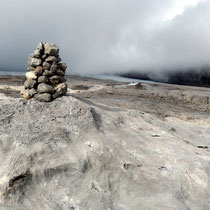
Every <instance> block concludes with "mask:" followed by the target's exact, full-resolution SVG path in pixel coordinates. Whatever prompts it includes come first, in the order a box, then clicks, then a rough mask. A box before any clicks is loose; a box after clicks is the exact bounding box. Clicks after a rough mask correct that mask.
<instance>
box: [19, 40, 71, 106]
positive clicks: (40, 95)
mask: <svg viewBox="0 0 210 210" xmlns="http://www.w3.org/2000/svg"><path fill="white" fill-rule="evenodd" d="M60 62H61V58H60V56H59V48H58V47H57V46H56V45H54V44H51V43H48V42H45V43H42V42H40V43H39V44H38V46H37V48H36V50H35V51H34V52H33V53H32V54H31V55H30V56H29V58H28V64H29V67H28V71H29V72H27V73H26V78H27V80H26V81H25V83H24V89H23V90H22V91H21V95H22V97H23V98H25V99H27V100H28V99H31V98H33V97H34V98H35V99H37V100H39V101H45V102H50V101H52V100H54V99H56V98H58V97H60V96H62V95H65V94H66V92H67V88H68V86H67V84H66V83H65V81H66V80H65V72H66V68H67V64H65V63H60Z"/></svg>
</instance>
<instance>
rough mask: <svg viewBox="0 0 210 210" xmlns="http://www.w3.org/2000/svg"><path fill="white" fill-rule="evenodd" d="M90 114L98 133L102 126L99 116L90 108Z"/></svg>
mask: <svg viewBox="0 0 210 210" xmlns="http://www.w3.org/2000/svg"><path fill="white" fill-rule="evenodd" d="M90 112H91V114H92V117H93V122H94V125H95V128H96V129H97V131H100V128H101V125H102V120H101V116H100V115H99V114H98V113H97V112H96V110H95V109H94V108H91V109H90Z"/></svg>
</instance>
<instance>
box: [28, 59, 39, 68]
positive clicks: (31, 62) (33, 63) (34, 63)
mask: <svg viewBox="0 0 210 210" xmlns="http://www.w3.org/2000/svg"><path fill="white" fill-rule="evenodd" d="M41 64H42V60H41V59H39V58H29V65H30V66H33V67H36V66H40V65H41Z"/></svg>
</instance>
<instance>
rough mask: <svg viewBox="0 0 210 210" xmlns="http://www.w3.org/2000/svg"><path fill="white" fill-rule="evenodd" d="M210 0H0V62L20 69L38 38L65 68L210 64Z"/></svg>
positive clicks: (107, 70) (97, 69)
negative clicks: (57, 52) (52, 49)
mask: <svg viewBox="0 0 210 210" xmlns="http://www.w3.org/2000/svg"><path fill="white" fill-rule="evenodd" d="M209 21H210V0H36V1H35V0H1V13H0V67H3V68H7V69H13V70H17V69H21V70H24V69H25V68H26V65H27V57H28V55H29V53H31V52H32V51H33V50H34V49H35V48H36V45H37V44H38V42H39V41H49V42H53V43H55V44H57V45H58V46H59V47H60V54H61V57H62V58H63V61H64V62H66V63H68V64H69V70H68V71H69V72H70V71H72V72H75V73H85V74H86V73H87V74H89V73H111V72H112V73H115V72H126V71H130V70H136V71H148V70H152V71H156V72H158V71H164V70H174V69H177V68H187V67H199V66H201V65H210V25H209Z"/></svg>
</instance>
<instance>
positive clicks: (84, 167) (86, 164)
mask: <svg viewBox="0 0 210 210" xmlns="http://www.w3.org/2000/svg"><path fill="white" fill-rule="evenodd" d="M91 167H92V166H91V162H90V160H89V159H88V160H85V161H84V163H83V165H82V168H81V172H82V173H83V174H84V173H86V172H87V171H88V170H89V169H90V168H91Z"/></svg>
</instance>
